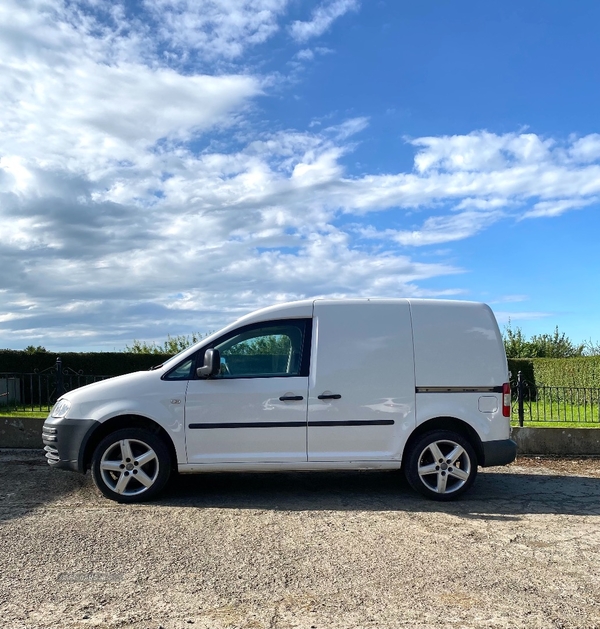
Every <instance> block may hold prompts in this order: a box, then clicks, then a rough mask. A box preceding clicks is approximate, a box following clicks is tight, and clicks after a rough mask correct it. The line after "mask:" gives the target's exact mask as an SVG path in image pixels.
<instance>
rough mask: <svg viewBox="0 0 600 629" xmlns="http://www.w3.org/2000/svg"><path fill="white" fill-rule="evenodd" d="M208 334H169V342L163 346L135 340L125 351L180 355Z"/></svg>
mask: <svg viewBox="0 0 600 629" xmlns="http://www.w3.org/2000/svg"><path fill="white" fill-rule="evenodd" d="M206 336H208V334H200V333H199V332H193V333H192V335H191V336H186V335H184V334H180V335H178V336H171V335H170V334H167V340H166V341H164V342H163V344H162V345H158V344H157V343H156V342H155V341H152V342H150V343H148V342H147V341H138V340H137V339H134V340H133V343H132V345H125V351H126V352H129V353H130V354H172V355H175V354H178V353H179V352H181V351H182V350H184V349H186V348H188V347H189V346H190V345H193V344H194V343H197V342H198V341H200V340H202V339H203V338H204V337H206Z"/></svg>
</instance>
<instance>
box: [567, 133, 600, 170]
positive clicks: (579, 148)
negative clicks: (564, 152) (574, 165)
mask: <svg viewBox="0 0 600 629" xmlns="http://www.w3.org/2000/svg"><path fill="white" fill-rule="evenodd" d="M569 156H570V157H571V158H572V159H573V160H575V161H578V162H584V163H589V162H593V161H596V160H598V159H600V134H598V133H592V134H590V135H586V136H585V137H583V138H579V139H577V140H575V142H573V145H572V146H571V149H570V150H569Z"/></svg>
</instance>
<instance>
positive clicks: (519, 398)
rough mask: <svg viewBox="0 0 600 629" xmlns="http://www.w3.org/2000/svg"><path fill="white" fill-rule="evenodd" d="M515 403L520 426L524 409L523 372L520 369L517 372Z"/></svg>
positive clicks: (523, 416)
mask: <svg viewBox="0 0 600 629" xmlns="http://www.w3.org/2000/svg"><path fill="white" fill-rule="evenodd" d="M517 403H518V408H519V426H520V427H521V428H522V427H523V420H524V419H525V411H524V410H523V374H522V373H521V372H520V371H519V373H518V374H517Z"/></svg>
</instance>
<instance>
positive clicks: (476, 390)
mask: <svg viewBox="0 0 600 629" xmlns="http://www.w3.org/2000/svg"><path fill="white" fill-rule="evenodd" d="M415 392H416V393H503V389H502V387H501V386H498V387H415Z"/></svg>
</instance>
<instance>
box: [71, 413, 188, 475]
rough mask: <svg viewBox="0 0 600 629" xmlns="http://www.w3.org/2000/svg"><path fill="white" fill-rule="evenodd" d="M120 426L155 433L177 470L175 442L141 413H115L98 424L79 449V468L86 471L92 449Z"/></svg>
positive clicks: (90, 459) (92, 453)
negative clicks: (166, 449) (163, 444)
mask: <svg viewBox="0 0 600 629" xmlns="http://www.w3.org/2000/svg"><path fill="white" fill-rule="evenodd" d="M122 428H143V429H145V430H149V431H150V432H153V433H154V434H155V435H157V436H159V437H160V438H161V439H162V440H163V441H164V442H165V445H166V446H167V448H168V449H169V453H170V455H171V465H172V468H173V470H177V452H176V450H175V444H174V443H173V440H172V439H171V436H170V435H169V433H168V432H167V431H166V430H165V429H164V428H163V427H162V426H161V425H160V424H158V423H156V422H155V421H154V420H152V419H150V418H148V417H144V416H143V415H133V414H131V415H117V416H116V417H111V418H110V419H107V420H106V421H105V422H102V423H101V424H99V425H98V427H97V428H96V429H95V430H94V431H93V432H92V433H91V434H90V435H89V437H88V439H87V441H86V443H85V444H84V445H83V447H82V448H81V451H80V454H79V456H80V461H79V469H80V470H81V471H83V472H86V471H87V470H88V469H90V466H91V462H92V456H93V455H94V450H95V449H96V446H97V445H98V444H99V443H100V441H102V439H104V437H106V436H107V435H109V434H110V433H111V432H114V431H115V430H120V429H122Z"/></svg>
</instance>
